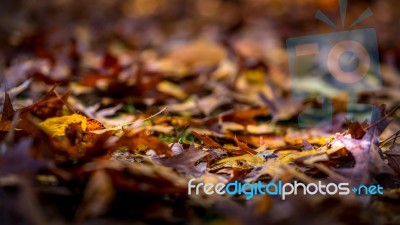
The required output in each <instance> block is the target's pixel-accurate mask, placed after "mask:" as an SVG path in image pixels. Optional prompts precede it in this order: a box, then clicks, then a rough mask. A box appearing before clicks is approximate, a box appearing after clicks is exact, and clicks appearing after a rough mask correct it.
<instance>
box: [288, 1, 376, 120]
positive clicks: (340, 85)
mask: <svg viewBox="0 0 400 225" xmlns="http://www.w3.org/2000/svg"><path fill="white" fill-rule="evenodd" d="M339 3H340V6H341V7H340V8H341V16H342V24H343V27H344V17H345V10H346V7H347V1H344V0H340V1H339ZM370 15H372V12H371V10H370V9H367V10H366V11H365V12H364V13H363V14H362V15H361V16H360V17H359V19H357V20H356V21H355V22H354V23H353V25H352V26H354V25H355V24H357V23H359V22H361V21H362V20H363V19H365V18H366V17H368V16H370ZM316 17H317V18H318V19H320V20H322V21H324V22H325V23H327V24H328V25H330V26H332V27H333V28H335V29H336V30H337V27H336V25H335V24H334V23H333V22H331V21H330V20H329V19H328V18H327V17H326V16H325V15H324V14H323V13H322V12H320V11H318V12H317V15H316ZM286 48H287V53H288V59H289V70H290V76H291V81H292V92H293V96H294V97H295V98H297V99H300V100H304V99H307V98H318V99H320V100H321V107H320V108H312V109H309V110H306V111H304V112H302V113H301V114H300V115H299V118H298V121H299V126H300V127H313V126H317V125H320V124H324V123H332V116H333V107H332V98H333V97H334V96H337V95H340V94H343V93H346V94H347V96H348V97H347V118H348V119H351V120H355V121H363V120H366V119H370V116H371V114H372V110H373V107H372V106H371V105H368V104H359V103H357V98H358V94H359V93H367V92H372V91H377V90H380V89H381V88H382V78H381V77H382V74H381V69H380V64H379V53H378V44H377V38H376V31H375V29H373V28H368V29H357V30H350V31H342V32H335V33H327V34H318V35H311V36H304V37H295V38H289V39H287V41H286Z"/></svg>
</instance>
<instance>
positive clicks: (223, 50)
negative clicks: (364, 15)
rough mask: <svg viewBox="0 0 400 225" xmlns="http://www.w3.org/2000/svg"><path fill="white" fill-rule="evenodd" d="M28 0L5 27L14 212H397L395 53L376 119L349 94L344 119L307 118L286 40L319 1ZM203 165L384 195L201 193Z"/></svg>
mask: <svg viewBox="0 0 400 225" xmlns="http://www.w3.org/2000/svg"><path fill="white" fill-rule="evenodd" d="M30 2H31V1H29V0H26V1H21V3H18V4H21V5H20V8H19V9H18V10H19V11H20V14H19V15H21V18H19V19H18V20H20V23H15V22H13V21H9V20H8V19H7V18H2V19H1V20H0V21H9V25H10V26H15V27H18V28H19V29H20V30H19V31H18V32H14V31H13V32H11V31H9V30H7V29H9V28H8V26H3V25H2V27H1V29H0V31H1V32H2V33H4V32H5V33H9V37H7V39H4V40H3V37H0V44H1V46H0V47H1V48H0V49H1V57H2V59H1V74H2V75H1V77H0V80H1V85H2V87H0V88H1V90H2V92H3V93H4V95H3V96H1V97H0V103H2V107H1V120H0V146H1V148H0V150H1V151H0V198H1V201H0V223H1V224H38V225H43V224H266V223H267V224H397V223H398V222H399V221H400V217H399V216H398V215H399V214H398V212H399V211H400V204H399V202H400V148H399V138H398V136H399V130H400V121H399V110H398V108H399V107H398V104H399V103H400V99H399V96H400V94H399V92H398V90H400V89H399V86H400V83H399V82H398V81H399V80H398V78H396V76H397V77H398V76H399V74H398V73H397V70H396V69H395V67H394V68H388V67H389V66H390V65H383V64H384V63H382V68H383V70H384V71H385V72H386V73H387V74H388V76H383V79H384V82H385V83H386V84H387V87H385V88H387V89H384V90H382V91H379V92H377V93H374V94H375V95H374V96H372V95H366V96H360V99H363V100H364V101H365V100H367V101H368V102H369V103H371V104H374V105H378V106H379V107H376V108H375V109H376V110H375V111H374V112H373V115H372V118H371V119H370V120H367V121H362V122H355V121H351V120H347V118H345V109H343V107H339V108H338V109H337V111H335V114H334V118H333V124H324V125H323V126H320V127H313V128H304V129H301V128H299V127H298V125H297V124H298V123H297V122H298V121H297V120H298V117H299V113H300V112H302V111H304V110H306V109H308V108H309V107H310V105H318V104H320V102H319V101H318V99H311V100H307V101H300V100H297V99H295V98H293V96H291V93H290V92H291V90H290V85H288V80H289V78H290V76H289V74H288V71H287V69H286V68H287V65H286V64H285V62H286V58H285V56H284V53H283V52H284V48H283V45H282V43H281V42H282V40H283V39H284V38H285V37H286V36H285V35H287V32H289V30H296V29H294V27H293V26H294V25H293V24H292V22H290V21H292V20H295V18H287V15H288V14H285V13H286V12H289V11H293V9H292V10H290V7H292V8H294V9H295V10H294V11H299V12H300V11H302V12H303V11H305V12H309V13H311V14H312V12H311V10H308V9H307V7H304V5H302V3H301V2H303V1H301V0H296V1H293V2H296V3H279V2H278V1H274V0H273V1H271V2H272V3H261V2H258V1H250V0H246V1H243V2H244V3H241V1H239V2H240V3H239V2H238V3H231V2H229V1H219V0H218V1H209V0H206V1H194V2H196V4H193V5H191V6H187V4H188V3H187V2H186V1H182V0H176V1H173V2H174V4H170V3H168V4H167V3H166V2H167V1H153V0H151V1H146V2H145V1H139V0H130V1H115V2H112V3H111V2H108V1H98V3H99V4H98V7H97V6H96V7H88V6H82V5H80V4H79V3H73V2H71V3H62V2H58V1H56V2H58V3H48V5H47V7H48V8H47V9H46V7H45V6H41V5H40V4H30ZM84 2H86V1H84ZM184 2H185V4H184ZM326 2H329V3H324V4H327V7H330V8H332V7H333V3H331V2H333V1H326ZM16 4H17V3H16ZM258 4H261V5H258ZM262 4H267V5H268V7H264V6H262ZM269 4H272V5H269ZM274 4H275V5H274ZM276 4H278V5H279V4H281V6H280V7H282V8H281V9H280V10H274V7H277V6H276ZM307 4H311V3H307ZM376 4H381V3H376ZM185 5H186V6H185ZM8 7H15V6H13V5H10V6H8ZM42 7H43V8H42ZM185 7H189V8H193V9H195V11H196V13H194V14H190V13H189V12H186V11H187V10H183V9H185ZM321 7H323V6H321ZM228 9H229V10H228ZM14 10H17V9H14ZM46 10H50V11H52V12H59V11H60V12H64V13H61V14H60V15H59V16H58V17H57V18H58V19H55V20H51V19H50V20H49V18H48V16H46V15H47V14H46V15H45V14H44V13H42V12H45V11H46ZM80 10H83V11H82V12H83V14H86V15H87V22H82V21H83V20H80V19H79V17H82V16H83V15H81V14H82V12H81V11H80ZM189 11H190V10H189ZM249 12H252V13H249ZM102 13H103V14H104V15H103V16H107V18H109V20H103V19H101V18H99V15H100V14H102ZM253 14H254V15H253ZM300 14H301V13H300ZM300 14H299V15H296V16H301V15H300ZM4 15H7V12H5V14H4ZM4 15H0V17H4ZM68 15H76V16H77V18H71V17H69V16H68ZM265 15H269V17H268V18H267V19H266V18H264V16H265ZM290 15H291V14H290ZM350 15H351V14H350ZM32 16H33V17H34V18H37V20H36V21H31V20H29V18H31V17H32ZM292 16H293V15H292ZM392 16H393V15H392ZM259 18H264V19H262V20H260V19H259ZM303 20H304V23H309V22H310V21H309V19H307V18H303ZM270 23H273V24H274V26H275V28H272V27H274V26H271V24H270ZM0 24H2V23H0ZM276 27H279V29H278V28H276ZM259 28H261V29H262V31H260V29H259ZM298 29H299V31H304V29H307V28H305V27H302V26H300V27H298ZM289 33H290V34H291V35H292V33H291V32H289ZM389 36H390V35H389ZM386 51H387V52H389V51H388V50H386V49H385V50H383V52H386ZM396 51H398V49H397V50H396ZM396 51H395V50H393V51H392V52H391V53H390V54H394V55H395V56H399V55H398V52H400V51H398V52H396ZM393 52H394V53H393ZM388 54H389V53H388ZM396 54H397V55H396ZM399 62H400V61H399ZM395 63H398V62H395ZM397 66H398V65H397ZM386 79H387V80H386ZM320 82H321V81H319V80H310V81H308V80H307V81H305V82H303V83H302V84H301V85H302V86H304V88H306V89H307V88H309V87H311V86H312V85H318V84H319V83H320ZM321 88H322V89H324V90H323V91H321V92H323V93H325V92H329V93H330V89H329V90H328V89H326V88H324V87H321ZM335 91H336V90H335ZM338 101H339V105H340V104H341V103H343V102H340V101H341V98H340V97H338ZM381 104H383V105H385V106H386V108H388V109H390V110H391V111H390V113H387V114H386V112H385V109H384V107H381V106H380V105H381ZM192 178H196V180H197V182H201V181H203V182H207V183H213V184H217V183H219V182H222V183H225V184H227V183H229V182H239V183H245V182H250V183H251V182H254V183H256V182H263V183H265V184H267V183H269V182H276V181H282V182H283V183H291V182H295V181H300V182H303V183H311V182H316V181H322V182H324V183H327V182H336V183H338V182H349V183H351V184H352V185H370V184H379V185H381V186H383V188H384V194H383V195H379V196H372V197H369V196H358V195H356V194H353V193H350V194H349V196H340V195H333V196H323V195H316V196H312V197H310V196H303V195H292V196H287V199H286V200H284V201H283V200H281V199H280V198H279V197H278V196H269V195H256V196H254V197H253V198H252V199H250V200H247V201H246V200H245V199H246V198H245V196H240V195H235V196H229V195H222V196H218V195H211V196H207V195H205V194H204V193H200V194H199V195H188V182H189V180H191V179H192Z"/></svg>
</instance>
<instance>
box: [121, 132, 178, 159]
mask: <svg viewBox="0 0 400 225" xmlns="http://www.w3.org/2000/svg"><path fill="white" fill-rule="evenodd" d="M122 146H127V147H128V148H129V149H130V150H131V151H137V150H140V148H142V149H143V148H146V149H147V150H149V149H151V150H154V151H155V152H156V153H157V155H159V156H167V157H170V156H173V153H172V150H171V148H170V147H169V146H168V145H166V144H165V143H164V142H162V141H161V140H160V139H158V138H156V137H154V136H149V135H146V131H145V130H142V131H138V132H133V131H128V132H125V133H124V134H123V135H122V136H121V138H120V139H119V140H118V141H117V143H116V144H115V145H114V149H118V148H119V147H122Z"/></svg>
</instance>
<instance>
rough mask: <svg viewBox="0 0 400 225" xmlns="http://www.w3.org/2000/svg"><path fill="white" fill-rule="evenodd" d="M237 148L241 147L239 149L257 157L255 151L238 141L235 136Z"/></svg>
mask: <svg viewBox="0 0 400 225" xmlns="http://www.w3.org/2000/svg"><path fill="white" fill-rule="evenodd" d="M234 140H235V142H236V144H237V146H239V148H240V149H241V150H243V151H245V152H247V153H250V154H253V155H257V152H256V151H254V150H253V149H251V148H250V147H249V146H248V145H247V144H246V143H244V142H241V141H239V140H238V139H237V137H236V136H235V138H234Z"/></svg>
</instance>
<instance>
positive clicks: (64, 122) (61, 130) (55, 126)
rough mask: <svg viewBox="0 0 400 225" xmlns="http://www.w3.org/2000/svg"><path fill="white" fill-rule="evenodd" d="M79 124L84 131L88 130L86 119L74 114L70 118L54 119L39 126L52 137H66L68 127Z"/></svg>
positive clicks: (47, 120)
mask: <svg viewBox="0 0 400 225" xmlns="http://www.w3.org/2000/svg"><path fill="white" fill-rule="evenodd" d="M73 123H79V124H80V125H81V127H82V130H86V128H87V122H86V117H85V116H82V115H80V114H72V115H70V116H61V117H53V118H49V119H46V120H45V121H43V122H41V123H39V126H40V127H41V128H42V129H43V130H45V131H46V132H47V133H48V134H50V135H51V136H53V137H54V136H65V129H66V128H67V127H68V125H70V124H73Z"/></svg>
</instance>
